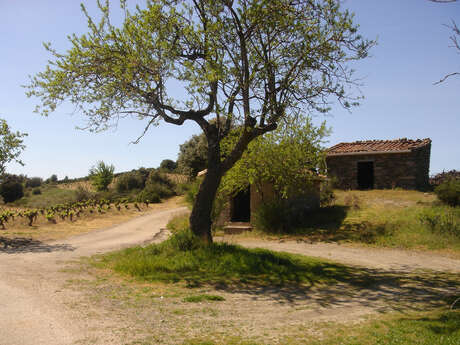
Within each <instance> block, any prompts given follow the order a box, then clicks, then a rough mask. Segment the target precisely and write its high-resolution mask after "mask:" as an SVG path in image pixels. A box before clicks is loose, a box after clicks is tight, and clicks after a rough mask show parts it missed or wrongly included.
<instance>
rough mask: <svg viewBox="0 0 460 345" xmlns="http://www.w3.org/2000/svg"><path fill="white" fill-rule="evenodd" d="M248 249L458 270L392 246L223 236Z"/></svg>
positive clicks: (458, 264) (438, 258)
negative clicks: (369, 246)
mask: <svg viewBox="0 0 460 345" xmlns="http://www.w3.org/2000/svg"><path fill="white" fill-rule="evenodd" d="M222 240H225V241H227V242H230V243H237V244H240V245H243V246H246V247H249V248H266V249H271V250H276V251H284V252H289V253H295V254H302V255H308V256H315V257H320V258H325V259H329V260H332V261H337V262H341V263H344V264H348V265H356V266H362V267H367V268H375V269H384V270H394V271H400V272H405V271H407V272H410V271H415V270H417V269H425V270H433V271H442V272H452V273H460V260H456V259H451V258H448V257H446V256H442V255H437V254H433V253H425V252H417V251H409V250H401V249H391V248H363V247H352V246H346V245H339V244H336V243H309V242H304V241H283V240H281V241H273V240H257V239H244V238H242V239H238V238H237V237H228V238H224V239H222Z"/></svg>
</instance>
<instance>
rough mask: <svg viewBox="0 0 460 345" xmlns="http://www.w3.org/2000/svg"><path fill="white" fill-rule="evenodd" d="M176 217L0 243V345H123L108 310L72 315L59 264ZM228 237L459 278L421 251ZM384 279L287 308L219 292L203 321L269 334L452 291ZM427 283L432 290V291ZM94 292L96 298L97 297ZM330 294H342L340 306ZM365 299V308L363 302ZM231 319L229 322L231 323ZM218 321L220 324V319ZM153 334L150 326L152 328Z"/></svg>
mask: <svg viewBox="0 0 460 345" xmlns="http://www.w3.org/2000/svg"><path fill="white" fill-rule="evenodd" d="M183 212H186V208H185V207H176V208H173V209H169V210H161V211H154V212H152V213H149V214H147V215H144V216H142V217H139V218H136V219H133V220H130V221H128V222H126V223H124V224H121V225H118V226H114V227H112V228H108V229H103V230H98V231H94V232H91V233H87V234H84V235H79V236H75V237H72V238H69V239H67V240H65V241H58V242H48V243H41V242H33V241H32V242H30V243H22V244H21V243H20V244H19V246H18V247H15V243H10V244H11V245H12V246H8V247H7V248H4V249H2V247H1V245H0V345H42V344H43V345H70V344H72V345H76V344H91V345H105V344H107V345H109V344H110V345H113V344H125V343H129V339H123V338H121V337H122V336H120V334H119V333H117V330H116V328H113V327H112V326H111V325H113V322H112V321H114V320H111V318H113V315H111V310H112V309H111V310H107V308H106V307H107V305H105V307H101V308H99V310H102V312H103V315H102V314H101V315H98V317H94V318H91V317H82V314H81V310H80V313H79V312H78V311H76V310H77V309H78V308H72V304H73V303H76V302H75V291H74V290H75V289H74V290H72V291H69V289H66V288H63V286H65V285H66V284H69V282H68V281H67V279H68V278H69V276H71V277H74V278H73V279H79V277H80V275H79V274H75V273H74V274H73V275H72V274H67V275H66V274H65V272H64V273H63V272H62V270H63V269H64V268H65V267H66V263H68V262H69V261H71V260H77V259H79V258H80V257H82V256H90V255H93V254H97V253H103V252H107V251H110V250H116V249H120V248H123V247H128V246H132V245H136V244H142V243H149V242H159V241H162V240H163V239H164V236H163V235H164V232H162V231H161V229H162V228H164V227H165V225H166V223H167V221H168V219H170V218H171V217H172V216H173V215H175V214H178V213H183ZM227 240H228V241H230V242H237V243H241V244H243V245H245V246H249V247H264V248H268V249H273V250H279V251H287V252H292V253H299V254H304V255H310V256H317V257H323V258H328V259H330V260H334V261H338V262H342V263H345V264H352V265H359V266H364V267H368V268H370V269H373V270H375V271H376V272H380V270H382V271H386V272H389V271H391V272H393V273H395V274H397V273H398V272H402V273H404V272H409V271H414V270H417V269H429V270H434V271H439V272H447V271H449V272H452V273H460V260H454V259H449V258H446V257H442V256H437V255H431V254H424V253H415V252H407V251H402V250H391V249H390V250H389V249H369V248H353V247H346V246H340V245H336V244H309V243H305V242H296V241H286V242H279V241H260V240H252V241H250V240H247V239H243V240H238V241H237V240H236V237H235V238H232V237H230V238H228V239H227ZM84 274H85V272H81V275H84ZM386 280H387V278H385V279H382V281H384V282H385V283H382V284H381V285H380V286H378V287H372V289H363V290H357V291H352V292H350V293H349V295H346V296H345V295H344V294H343V293H340V292H337V291H335V290H334V288H333V287H330V288H325V289H322V290H318V291H315V292H313V291H308V294H307V293H306V292H302V293H301V294H298V295H296V298H294V299H293V301H294V302H292V301H289V303H285V304H281V305H280V300H281V299H280V296H281V295H280V292H279V291H277V292H272V295H273V296H272V295H270V291H268V292H267V291H263V292H262V291H261V292H257V291H229V292H224V291H221V292H219V293H220V294H222V295H224V296H225V298H226V299H227V301H228V303H223V304H220V305H219V307H218V308H221V309H219V310H220V311H219V310H218V315H222V317H221V316H218V317H216V315H215V314H212V317H210V319H209V324H210V325H213V326H212V327H215V325H216V324H218V322H221V321H222V323H223V324H226V323H228V320H229V318H230V319H231V321H232V322H234V323H235V324H236V325H238V329H240V328H241V327H240V326H241V325H253V326H254V327H253V329H257V330H260V332H271V331H270V330H271V329H273V328H274V325H275V324H277V325H278V326H279V327H284V325H285V324H286V320H287V319H289V320H290V322H291V323H292V324H293V325H297V324H298V323H299V322H300V323H302V322H304V321H305V320H308V319H315V320H322V318H324V320H326V321H331V320H336V319H337V318H339V319H340V320H342V319H343V315H344V316H346V317H347V318H352V317H355V316H356V317H359V316H360V315H363V314H366V313H372V312H375V310H376V309H377V308H380V307H381V306H384V305H390V304H392V303H398V304H401V303H403V302H404V303H405V304H407V305H410V304H411V303H413V302H414V296H415V297H416V298H417V299H418V300H417V301H418V302H419V303H426V301H427V300H428V301H429V300H436V298H437V293H438V292H433V291H435V290H436V291H437V290H438V289H439V288H440V287H441V285H440V284H441V283H443V284H444V285H443V286H442V291H441V292H440V293H442V294H444V293H450V294H453V293H455V291H456V289H457V287H458V284H457V283H456V282H455V281H454V282H452V281H450V282H449V284H448V283H447V281H444V280H442V279H438V280H436V281H435V280H426V281H425V280H421V279H417V280H411V284H412V283H416V284H417V285H416V288H414V287H413V286H412V285H410V286H408V287H402V286H396V287H395V286H392V285H391V286H390V285H388V284H386ZM108 284H110V282H108ZM433 284H434V286H431V285H433ZM77 285H78V284H77ZM337 289H339V290H340V289H343V287H341V286H339V287H337ZM414 289H416V290H414ZM414 291H415V292H416V293H414ZM342 292H343V291H342ZM283 293H284V292H283ZM98 295H99V296H100V295H101V293H99V294H98ZM342 295H343V296H342ZM337 296H342V297H343V301H342V300H340V298H338V297H337ZM326 300H327V301H326ZM331 301H332V302H331ZM370 301H372V303H369V302H370ZM104 303H105V302H104ZM165 303H170V302H165ZM174 303H179V304H180V303H181V302H180V300H179V301H175V300H174ZM177 305H178V304H174V305H172V306H171V308H169V307H168V308H166V307H164V308H163V310H164V313H166V314H167V313H169V312H170V310H172V311H171V313H172V312H173V311H174V310H175V309H174V308H177ZM110 307H111V308H113V310H115V309H116V308H117V307H116V306H113V305H110ZM146 307H148V306H146ZM172 307H174V308H172ZM80 308H81V307H80ZM283 308H284V309H283ZM96 309H97V308H96ZM227 309H228V310H227ZM235 310H236V312H235ZM344 311H346V313H345V312H344ZM123 312H124V311H122V312H121V313H123ZM150 312H151V313H156V314H158V312H157V310H153V309H152V311H150ZM232 313H233V314H232ZM134 314H136V312H134ZM156 314H155V315H156ZM193 315H194V314H192V316H191V319H190V322H197V321H200V320H201V319H200V320H196V316H193ZM229 315H230V316H229ZM231 315H233V316H231ZM158 317H159V318H161V320H160V321H161V322H163V323H160V325H165V324H168V322H169V321H168V318H167V317H166V316H165V314H162V315H161V316H158ZM174 317H177V315H176V314H174V315H172V314H171V320H170V321H171V325H172V326H171V329H173V327H174V326H176V325H178V324H180V323H181V322H182V323H183V321H184V320H182V319H181V321H180V322H178V321H177V320H176V319H174ZM232 317H235V319H234V320H233V319H232ZM221 318H222V320H220V319H221ZM143 319H145V318H143ZM147 319H148V318H147ZM267 320H268V321H267ZM277 320H278V321H277ZM202 321H203V320H201V321H200V322H202ZM275 321H276V322H278V323H276V322H275ZM111 322H112V323H111ZM124 322H125V320H123V321H122V322H121V325H120V327H121V326H123V327H125V328H126V327H127V326H126V324H125V323H124ZM184 325H186V323H184ZM142 327H143V326H142ZM149 327H150V328H151V327H152V326H151V325H149V326H146V327H145V328H146V329H148V328H149ZM244 327H246V326H244ZM248 327H249V326H248ZM251 327H252V326H251ZM191 329H193V328H191ZM241 329H243V328H241ZM251 329H252V328H251ZM153 331H155V329H153V328H152V332H153ZM173 334H174V332H173ZM166 339H167V336H166Z"/></svg>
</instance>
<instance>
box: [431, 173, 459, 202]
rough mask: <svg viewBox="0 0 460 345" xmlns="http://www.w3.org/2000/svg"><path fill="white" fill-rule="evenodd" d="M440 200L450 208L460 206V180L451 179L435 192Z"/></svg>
mask: <svg viewBox="0 0 460 345" xmlns="http://www.w3.org/2000/svg"><path fill="white" fill-rule="evenodd" d="M434 192H435V193H436V195H437V196H438V198H439V200H441V201H442V202H443V203H445V204H447V205H450V206H458V205H460V179H457V178H455V179H449V180H446V181H444V182H442V183H441V184H440V185H439V186H437V187H436V188H435V190H434Z"/></svg>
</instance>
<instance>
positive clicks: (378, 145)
mask: <svg viewBox="0 0 460 345" xmlns="http://www.w3.org/2000/svg"><path fill="white" fill-rule="evenodd" d="M430 143H431V139H429V138H426V139H417V140H411V139H406V138H402V139H396V140H366V141H355V142H353V143H340V144H337V145H334V146H332V147H331V148H329V149H327V155H331V156H333V155H343V154H358V153H366V152H369V153H377V152H379V153H385V152H407V151H411V150H413V149H416V148H419V147H423V146H425V145H428V144H430Z"/></svg>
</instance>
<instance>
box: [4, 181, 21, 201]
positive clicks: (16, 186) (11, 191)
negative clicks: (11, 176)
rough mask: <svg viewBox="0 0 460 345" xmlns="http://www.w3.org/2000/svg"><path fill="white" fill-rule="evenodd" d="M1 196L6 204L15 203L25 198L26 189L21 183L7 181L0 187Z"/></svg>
mask: <svg viewBox="0 0 460 345" xmlns="http://www.w3.org/2000/svg"><path fill="white" fill-rule="evenodd" d="M0 195H1V196H2V198H3V201H4V202H5V203H8V202H13V201H15V200H18V199H21V198H22V197H23V196H24V188H23V187H22V184H21V183H20V182H17V181H15V180H6V181H5V182H3V183H2V184H1V185H0Z"/></svg>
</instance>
